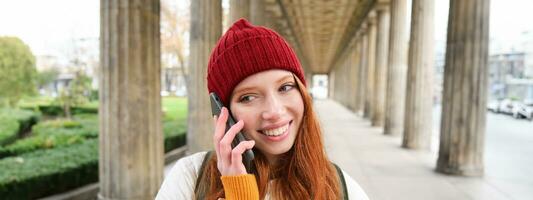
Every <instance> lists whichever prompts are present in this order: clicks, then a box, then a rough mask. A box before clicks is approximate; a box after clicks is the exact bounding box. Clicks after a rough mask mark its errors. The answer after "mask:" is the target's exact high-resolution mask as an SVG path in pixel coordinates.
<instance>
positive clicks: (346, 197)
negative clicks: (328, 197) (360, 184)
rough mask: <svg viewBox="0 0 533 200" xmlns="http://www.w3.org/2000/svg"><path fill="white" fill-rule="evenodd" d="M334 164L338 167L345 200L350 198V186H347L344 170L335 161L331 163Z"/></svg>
mask: <svg viewBox="0 0 533 200" xmlns="http://www.w3.org/2000/svg"><path fill="white" fill-rule="evenodd" d="M331 164H333V166H335V169H337V175H338V176H339V182H340V184H341V187H342V196H343V199H344V200H348V188H346V180H344V174H343V173H342V170H341V168H340V167H339V166H337V165H336V164H335V163H331Z"/></svg>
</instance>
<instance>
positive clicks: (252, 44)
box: [156, 19, 368, 200]
mask: <svg viewBox="0 0 533 200" xmlns="http://www.w3.org/2000/svg"><path fill="white" fill-rule="evenodd" d="M207 80H208V90H209V92H215V93H216V94H218V95H219V97H220V99H221V100H222V102H223V103H224V105H226V106H228V109H229V110H228V109H226V108H224V109H223V110H222V112H221V114H220V116H219V117H218V118H217V117H214V122H213V123H214V126H215V133H214V136H213V143H214V152H213V153H206V152H201V153H196V154H193V155H191V156H188V157H185V158H182V159H180V160H179V161H178V162H177V163H176V165H175V166H174V167H173V168H172V170H171V172H170V173H169V175H168V176H167V177H166V179H165V181H164V182H163V185H162V187H161V189H160V191H159V193H158V195H157V197H156V199H219V198H225V199H227V200H234V199H325V200H330V199H368V197H367V196H366V194H365V192H364V191H363V190H362V189H361V187H360V186H359V185H358V184H357V183H356V182H355V181H354V180H353V179H352V178H351V177H350V176H349V175H348V174H346V173H345V172H344V171H342V170H340V168H336V166H335V165H333V164H332V163H331V162H330V161H329V159H328V158H327V156H326V153H325V151H324V145H323V142H322V133H321V129H320V126H319V123H318V119H317V118H316V116H315V113H314V111H313V107H312V102H311V97H310V95H309V94H308V93H307V89H306V83H305V79H304V75H303V72H302V68H301V65H300V62H299V61H298V59H297V57H296V55H295V53H294V51H293V50H292V49H291V48H290V47H289V45H288V44H287V43H286V42H285V40H284V39H283V38H282V37H281V36H280V35H278V34H277V33H275V32H274V31H272V30H270V29H267V28H264V27H258V26H253V25H251V24H250V23H248V22H247V21H246V20H244V19H241V20H239V21H237V22H235V24H233V26H232V27H231V28H230V29H229V30H228V31H227V32H226V33H225V34H224V35H223V36H222V37H221V38H220V40H219V42H218V44H217V46H216V47H215V48H214V50H213V52H212V54H211V58H210V61H209V66H208V74H207ZM206 95H207V94H206ZM230 112H231V114H232V116H233V117H234V118H235V119H236V120H238V123H237V124H235V125H234V126H232V127H231V128H230V129H229V130H228V131H227V132H225V124H226V120H227V119H228V116H229V113H230ZM239 131H242V132H243V133H244V134H245V136H246V138H248V139H249V140H248V141H243V142H241V143H240V144H239V145H237V146H236V147H235V148H232V146H231V141H232V140H233V138H234V137H235V135H236V134H237V133H238V132H239ZM247 149H252V150H253V152H254V154H255V159H254V161H253V164H254V166H255V170H254V171H253V172H251V173H250V174H249V173H248V172H247V171H246V169H245V167H244V165H243V162H242V157H241V155H242V154H243V153H244V151H246V150H247Z"/></svg>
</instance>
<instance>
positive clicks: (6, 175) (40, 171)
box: [0, 114, 186, 199]
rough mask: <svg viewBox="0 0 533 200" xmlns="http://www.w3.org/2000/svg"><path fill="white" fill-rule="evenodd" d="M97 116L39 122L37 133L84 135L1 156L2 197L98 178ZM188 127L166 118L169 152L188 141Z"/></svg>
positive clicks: (40, 193)
mask: <svg viewBox="0 0 533 200" xmlns="http://www.w3.org/2000/svg"><path fill="white" fill-rule="evenodd" d="M97 119H98V116H96V115H94V114H84V115H76V116H74V119H73V120H74V121H68V120H63V121H47V122H43V123H40V124H38V125H36V126H35V127H34V129H33V132H34V134H36V135H37V136H41V135H56V136H57V135H69V136H83V137H81V139H80V141H76V142H74V143H73V144H68V141H67V144H64V145H58V143H54V145H55V146H54V148H52V149H39V148H37V149H36V150H35V149H34V151H32V152H27V151H26V153H23V152H19V154H17V155H18V157H16V156H12V157H7V158H3V159H0V169H2V170H1V171H2V173H0V197H2V199H4V198H5V199H34V198H40V197H45V196H49V195H53V194H57V193H60V192H65V191H68V190H71V189H74V188H77V187H81V186H83V185H86V184H89V183H93V182H97V181H98V139H97V136H98V120H97ZM83 131H86V132H83ZM185 131H186V126H185V120H179V121H178V120H165V121H164V122H163V132H164V138H165V140H164V149H165V152H168V151H170V150H172V149H176V148H178V147H180V146H183V145H185V142H186V134H185ZM37 136H36V137H37ZM58 139H59V138H58ZM61 141H63V140H61ZM54 142H58V140H55V141H54ZM63 142H64V141H63ZM60 143H61V142H60ZM14 144H15V143H14Z"/></svg>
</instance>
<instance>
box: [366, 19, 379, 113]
mask: <svg viewBox="0 0 533 200" xmlns="http://www.w3.org/2000/svg"><path fill="white" fill-rule="evenodd" d="M367 35H368V37H367V39H368V53H367V60H368V62H367V67H366V69H367V70H366V74H367V76H366V78H367V80H366V92H365V94H366V95H365V109H364V113H363V117H365V118H369V119H371V116H372V112H374V111H373V110H372V109H373V108H374V105H373V104H374V87H375V86H374V76H375V75H374V74H375V69H376V38H377V36H376V35H377V26H376V13H375V12H370V13H369V14H368V34H367Z"/></svg>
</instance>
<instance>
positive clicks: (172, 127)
mask: <svg viewBox="0 0 533 200" xmlns="http://www.w3.org/2000/svg"><path fill="white" fill-rule="evenodd" d="M185 132H187V126H186V121H185V120H181V121H177V120H165V121H164V122H163V134H164V137H165V144H164V145H165V153H166V152H169V151H172V150H173V149H175V148H178V147H181V146H183V145H185V143H186V140H187V138H186V134H185Z"/></svg>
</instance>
